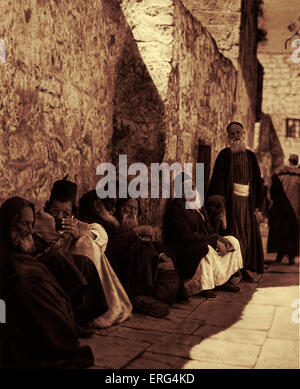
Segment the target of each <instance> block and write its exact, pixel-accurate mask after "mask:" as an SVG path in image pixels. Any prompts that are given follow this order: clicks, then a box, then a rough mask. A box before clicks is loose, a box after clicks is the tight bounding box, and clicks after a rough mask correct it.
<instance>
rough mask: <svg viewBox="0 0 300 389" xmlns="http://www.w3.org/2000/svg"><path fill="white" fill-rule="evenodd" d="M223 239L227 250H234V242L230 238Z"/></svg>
mask: <svg viewBox="0 0 300 389" xmlns="http://www.w3.org/2000/svg"><path fill="white" fill-rule="evenodd" d="M222 241H223V243H224V244H225V247H226V250H227V252H229V251H234V247H233V246H232V243H231V242H230V240H228V239H226V238H222Z"/></svg>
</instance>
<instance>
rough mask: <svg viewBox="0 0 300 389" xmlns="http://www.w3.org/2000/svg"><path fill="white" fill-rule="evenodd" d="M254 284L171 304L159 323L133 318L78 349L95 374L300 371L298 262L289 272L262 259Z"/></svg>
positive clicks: (270, 258) (99, 333) (99, 332)
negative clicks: (85, 351) (88, 354)
mask: <svg viewBox="0 0 300 389" xmlns="http://www.w3.org/2000/svg"><path fill="white" fill-rule="evenodd" d="M257 281H258V282H257V283H253V284H251V283H244V282H241V283H240V284H239V286H240V288H241V290H240V291H239V293H236V294H233V293H228V292H218V296H217V298H215V299H204V298H199V297H193V298H191V299H190V301H189V303H188V304H177V303H176V304H174V305H173V306H172V307H171V309H170V314H169V315H168V316H167V317H166V318H163V319H156V318H152V317H149V316H144V315H140V314H133V316H132V318H131V319H130V320H128V321H126V322H125V323H122V324H119V325H117V326H113V327H111V328H109V329H105V330H97V331H96V334H95V335H94V337H93V338H91V339H85V340H84V341H82V343H83V344H89V345H91V347H92V349H93V352H94V355H95V366H94V368H96V369H108V368H109V369H110V368H113V369H299V368H300V364H299V352H300V351H299V350H300V349H299V338H300V337H299V324H296V323H295V322H293V320H292V318H294V321H297V319H298V320H299V316H300V315H299V311H298V313H297V312H296V310H297V308H300V305H299V304H298V305H297V306H294V307H293V306H292V303H293V302H294V304H297V301H295V300H297V299H300V296H299V258H297V260H296V264H295V265H292V266H290V265H288V264H287V259H285V260H284V262H283V263H282V264H275V263H274V255H266V257H265V273H264V275H263V276H260V277H258V278H257ZM298 301H299V302H300V300H298Z"/></svg>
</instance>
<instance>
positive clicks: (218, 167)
mask: <svg viewBox="0 0 300 389" xmlns="http://www.w3.org/2000/svg"><path fill="white" fill-rule="evenodd" d="M247 155H248V159H249V180H250V183H251V185H250V193H249V208H250V212H251V214H252V215H253V212H254V211H255V209H256V208H259V206H260V204H261V201H262V196H263V180H262V178H261V174H260V168H259V165H258V162H257V159H256V156H255V154H254V153H253V152H252V151H251V150H247ZM232 177H233V174H232V152H231V150H230V148H229V147H226V148H225V149H223V150H221V151H220V153H219V154H218V156H217V159H216V162H215V166H214V170H213V173H212V176H211V179H210V183H209V187H208V193H207V196H208V197H210V196H213V195H219V196H223V197H224V198H225V202H226V211H227V223H228V226H229V227H230V228H231V226H232V224H233V220H232V218H233V215H232V209H233V178H232Z"/></svg>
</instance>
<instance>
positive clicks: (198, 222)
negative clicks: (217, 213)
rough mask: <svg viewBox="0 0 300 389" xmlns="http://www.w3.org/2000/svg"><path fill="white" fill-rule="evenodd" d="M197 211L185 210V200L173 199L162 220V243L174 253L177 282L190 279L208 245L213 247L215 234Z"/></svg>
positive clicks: (206, 219) (206, 251)
mask: <svg viewBox="0 0 300 389" xmlns="http://www.w3.org/2000/svg"><path fill="white" fill-rule="evenodd" d="M203 213H204V216H205V220H203V219H202V217H201V215H200V214H199V212H198V211H196V210H194V209H186V208H185V200H183V199H174V200H173V201H172V203H171V204H170V206H169V207H168V209H167V210H166V214H165V219H164V240H165V244H166V245H167V246H168V247H169V248H170V249H171V250H172V251H173V252H174V254H175V258H176V266H177V269H178V273H179V275H180V277H181V279H185V280H187V279H191V278H192V277H193V275H194V273H195V271H196V269H197V267H198V265H199V263H200V260H201V258H203V257H204V256H205V255H206V254H207V253H208V245H210V246H212V247H214V248H215V247H216V244H217V239H218V234H216V233H215V230H214V229H213V228H212V226H211V225H210V223H209V221H208V217H207V214H206V211H204V210H203Z"/></svg>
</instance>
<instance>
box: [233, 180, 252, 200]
mask: <svg viewBox="0 0 300 389" xmlns="http://www.w3.org/2000/svg"><path fill="white" fill-rule="evenodd" d="M233 193H234V194H235V195H236V196H242V197H248V196H249V184H248V185H243V184H237V183H236V182H234V183H233Z"/></svg>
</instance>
